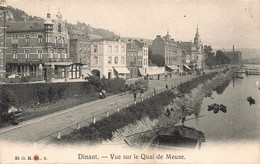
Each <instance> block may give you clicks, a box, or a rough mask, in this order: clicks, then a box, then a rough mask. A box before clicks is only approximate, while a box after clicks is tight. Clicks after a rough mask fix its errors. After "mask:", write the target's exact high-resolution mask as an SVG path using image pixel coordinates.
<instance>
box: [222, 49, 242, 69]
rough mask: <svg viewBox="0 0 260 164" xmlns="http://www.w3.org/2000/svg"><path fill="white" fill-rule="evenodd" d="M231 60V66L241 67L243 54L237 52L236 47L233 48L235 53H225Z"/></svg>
mask: <svg viewBox="0 0 260 164" xmlns="http://www.w3.org/2000/svg"><path fill="white" fill-rule="evenodd" d="M223 53H224V55H226V56H227V57H228V58H229V59H230V64H233V65H241V64H242V52H241V51H235V47H234V46H233V51H226V52H223Z"/></svg>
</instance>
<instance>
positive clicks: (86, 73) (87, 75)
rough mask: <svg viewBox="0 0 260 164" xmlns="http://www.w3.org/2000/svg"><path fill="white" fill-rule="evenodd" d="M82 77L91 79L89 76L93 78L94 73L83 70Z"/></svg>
mask: <svg viewBox="0 0 260 164" xmlns="http://www.w3.org/2000/svg"><path fill="white" fill-rule="evenodd" d="M82 75H83V76H84V77H89V76H92V73H91V71H90V70H89V69H82Z"/></svg>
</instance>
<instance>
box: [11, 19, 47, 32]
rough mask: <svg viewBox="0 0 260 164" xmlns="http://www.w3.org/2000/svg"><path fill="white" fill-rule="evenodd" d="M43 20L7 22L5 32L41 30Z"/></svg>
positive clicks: (42, 28)
mask: <svg viewBox="0 0 260 164" xmlns="http://www.w3.org/2000/svg"><path fill="white" fill-rule="evenodd" d="M43 30H44V21H43V20H41V21H16V22H8V23H7V32H19V31H23V32H27V31H28V32H30V31H43Z"/></svg>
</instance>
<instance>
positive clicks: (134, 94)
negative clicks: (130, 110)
mask: <svg viewBox="0 0 260 164" xmlns="http://www.w3.org/2000/svg"><path fill="white" fill-rule="evenodd" d="M134 101H136V91H134Z"/></svg>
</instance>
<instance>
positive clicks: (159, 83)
mask: <svg viewBox="0 0 260 164" xmlns="http://www.w3.org/2000/svg"><path fill="white" fill-rule="evenodd" d="M193 77H196V76H194V75H186V76H177V75H174V76H172V78H169V77H168V79H167V81H166V79H165V78H164V76H161V78H160V80H149V89H148V90H147V91H146V92H145V94H144V97H145V98H147V96H148V95H149V96H152V93H153V92H154V90H153V88H155V89H156V91H160V90H162V89H165V85H166V84H167V85H168V86H169V87H172V86H175V85H177V84H179V83H181V82H184V81H186V80H189V79H192V78H193ZM138 101H141V98H140V93H138V94H137V102H138ZM133 103H134V96H133V95H132V94H129V93H127V94H125V95H122V96H120V95H113V96H108V97H106V98H105V99H99V100H95V101H92V102H88V103H84V104H81V105H78V106H74V107H72V108H69V109H66V110H63V111H60V112H56V113H52V114H49V115H46V116H42V117H38V118H35V119H32V120H28V121H25V122H22V123H21V124H19V125H17V126H8V127H4V128H1V129H0V139H1V140H10V141H19V142H29V143H33V142H37V143H45V144H46V143H48V142H50V141H51V140H52V139H53V138H57V137H59V136H62V135H64V134H68V133H70V132H71V131H73V130H75V129H77V128H80V127H82V126H87V125H89V124H91V123H92V122H93V118H94V117H95V121H97V120H99V119H102V118H104V117H106V116H107V115H110V114H112V113H114V112H117V111H118V109H119V110H120V108H121V109H122V108H123V107H126V104H128V105H131V104H133ZM78 123H79V124H78Z"/></svg>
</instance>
